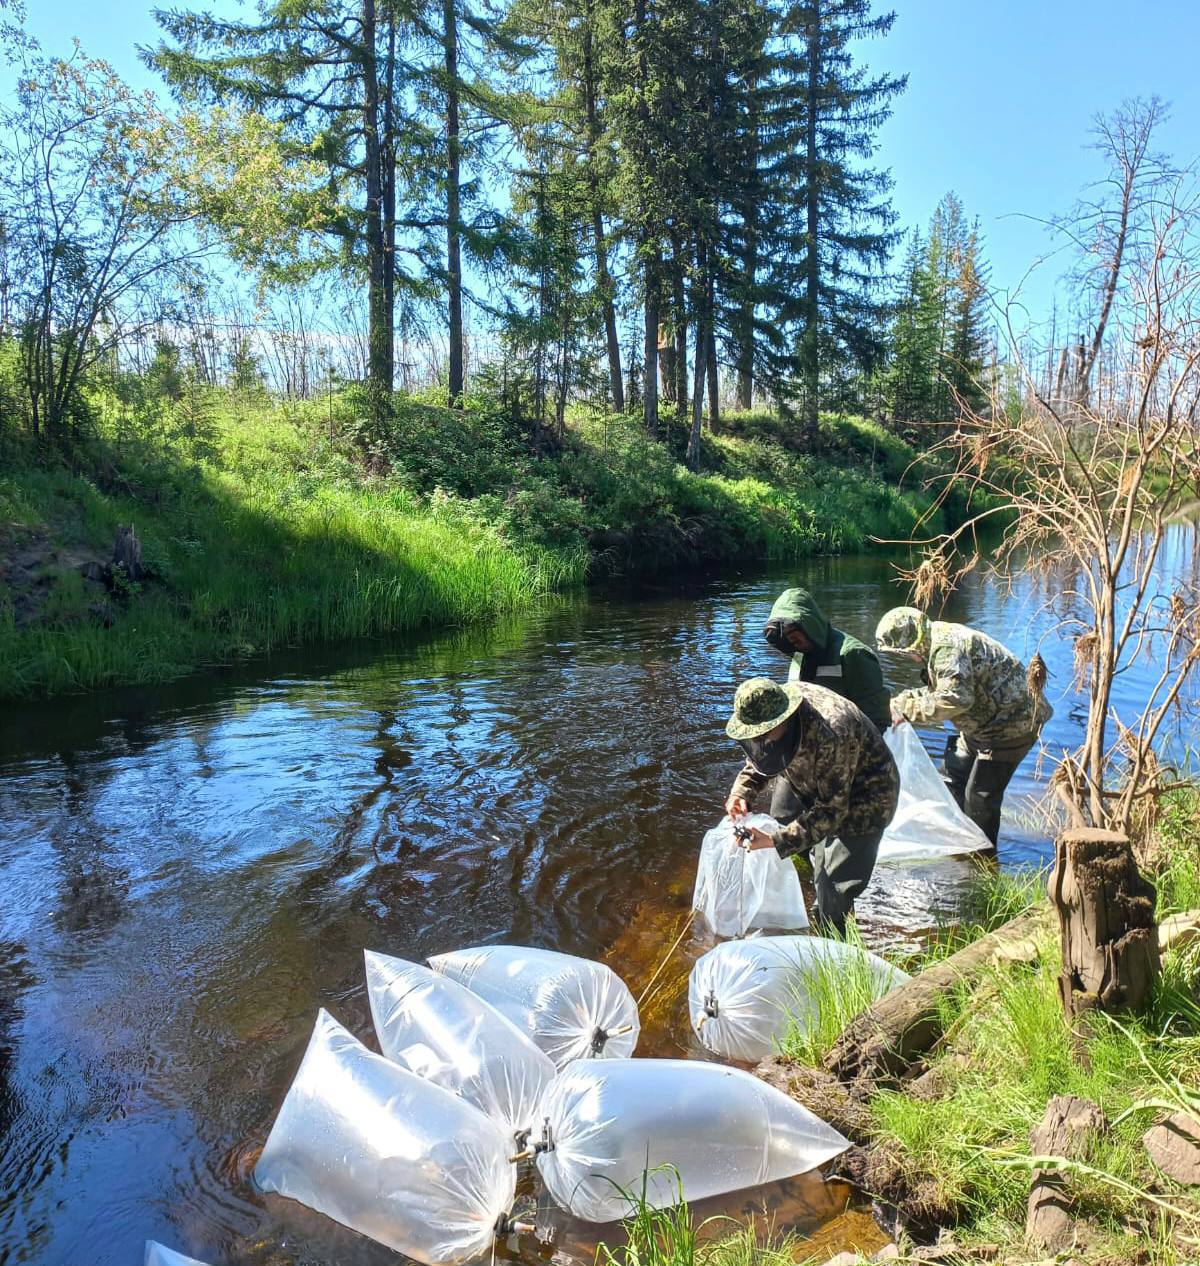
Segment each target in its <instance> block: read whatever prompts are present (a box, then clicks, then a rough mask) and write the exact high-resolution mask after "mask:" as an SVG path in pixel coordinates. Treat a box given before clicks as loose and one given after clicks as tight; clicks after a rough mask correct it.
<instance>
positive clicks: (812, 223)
mask: <svg viewBox="0 0 1200 1266" xmlns="http://www.w3.org/2000/svg"><path fill="white" fill-rule="evenodd" d="M821 22H822V14H821V0H814V2H813V4H812V7H811V9H810V10H809V19H808V21H807V22H806V23H805V26H804V39H805V44H806V47H807V51H808V102H807V105H808V126H807V133H806V137H805V168H804V172H805V175H804V178H805V182H806V186H805V202H806V208H805V209H806V213H807V223H806V235H805V260H804V330H803V334H802V336H801V337H802V339H803V346H802V356H801V363H802V366H803V372H804V441H805V444H806V446H807V447H808V449H809V451H811V452H815V451H816V450H817V448H818V447H819V445H820V428H819V403H818V400H817V392H818V390H819V388H820V384H821V366H820V353H819V348H820V321H821V296H820V289H821V260H820V251H819V243H818V237H817V233H818V229H819V227H820V223H819V217H820V201H819V192H820V189H819V182H818V179H817V171H818V167H817V164H818V162H819V160H820V154H819V153H818V150H817V114H818V108H817V103H818V101H819V99H820V89H821Z"/></svg>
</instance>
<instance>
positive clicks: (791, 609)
mask: <svg viewBox="0 0 1200 1266" xmlns="http://www.w3.org/2000/svg"><path fill="white" fill-rule="evenodd" d="M770 618H771V620H772V621H779V622H780V623H782V624H783V626H784V628H785V629H786V628H787V627H788V626H794V627H796V628H799V629H802V630H803V631H804V633H806V634H807V635H808V637H809V639H810V640H811V641H812V642H813V643H814V644H815V646H816V647H817V649H816V650H815V651H813V652H811V653H809V654H807V655H793V656H792V666H791V668H790V670H789V671H788V680H789V681H811V682H815V683H816V684H817V685H818V686H824V687H825V688H826V689H827V690H832V691H833V692H834V693H835V694H839V695H841V696H842V698H843V699H849V700H850V702H851V703H853V704H855V705H856V706H857V707H858V708H859V709H860V710H861V711H863V712H865V713H866V715H867V716H868V717H869V718H870V719H871V720H872V721H873V722H874V723H875V728H876V729H877V730H879V732H880V733H881V734H882V733H883V731H884V730H886V729H887V728H888V726H889V725H891V723H892V713H891V706H890V705H891V696H890V694H889V693H888V689H887V687H886V686H885V685H884V684H883V671H882V670H881V669H880V667H879V660H878V658H877V657H876V655H875V652H874V651H873V650H872V649H871V648H870V647H869V646H867V645H866V644H865V643H863V642H860V641H859V640H858V638H856V637H852V636H851V635H850V634H849V633H843V632H842V631H841V629H835V628H834V627H833V625H832V624H830V623H829V621H828V620H827V619H826V618H825V614H824V612H822V610H821V608H820V607H819V606H817V602H816V599H815V598H814V597H813V596H812V594H811V593H809V592H808V590H807V589H785V590H784V591H783V593H781V594H780V595H779V597H778V598H777V599H776V600H775V605H774V606H773V607H772V608H771V617H770Z"/></svg>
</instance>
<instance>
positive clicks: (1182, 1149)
mask: <svg viewBox="0 0 1200 1266" xmlns="http://www.w3.org/2000/svg"><path fill="white" fill-rule="evenodd" d="M1142 1146H1143V1147H1145V1149H1146V1151H1147V1152H1148V1153H1149V1155H1150V1159H1151V1160H1152V1161H1153V1162H1154V1163H1155V1164H1156V1165H1157V1166H1158V1167H1159V1169H1161V1170H1162V1171H1163V1173H1164V1174H1166V1176H1167V1177H1168V1178H1173V1179H1174V1180H1175V1181H1176V1182H1182V1183H1187V1184H1188V1186H1190V1187H1195V1186H1197V1185H1200V1121H1197V1120H1196V1119H1195V1117H1193V1116H1190V1115H1189V1114H1188V1113H1186V1112H1173V1113H1172V1114H1171V1115H1170V1116H1169V1117H1167V1119H1166V1120H1165V1121H1159V1122H1158V1123H1157V1124H1155V1125H1152V1126H1151V1127H1150V1128H1149V1129H1148V1130H1147V1131H1146V1133H1145V1134H1143V1135H1142Z"/></svg>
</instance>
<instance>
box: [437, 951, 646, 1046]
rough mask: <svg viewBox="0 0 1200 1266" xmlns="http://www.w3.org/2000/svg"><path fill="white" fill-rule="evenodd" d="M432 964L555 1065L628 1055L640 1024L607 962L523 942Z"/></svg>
mask: <svg viewBox="0 0 1200 1266" xmlns="http://www.w3.org/2000/svg"><path fill="white" fill-rule="evenodd" d="M429 965H430V967H432V968H433V970H434V971H436V972H439V973H440V974H441V975H443V976H448V977H449V978H450V979H451V980H457V981H458V982H459V983H460V984H463V985H466V987H467V988H468V989H470V990H471V992H472V993H476V994H478V995H479V996H480V997H481V998H482V999H483V1000H484V1001H485V1002H488V1003H490V1004H491V1005H492V1006H493V1007H495V1008H496V1010H497V1011H499V1012H500V1014H501V1015H504V1016H507V1017H508V1019H510V1020H511V1021H512V1022H513V1023H514V1024H515V1025H516V1026H517V1028H519V1029H520V1030H521V1032H522V1033H526V1034H528V1035H529V1037H530V1039H531V1040H532V1041H533V1043H534V1045H535V1046H537V1047H538V1048H539V1049H540V1050H542V1051H544V1052H545V1053H546V1054H547V1055H548V1056H549V1057H550V1058H551V1059H552V1060H553V1061H554V1064H555V1067H557V1068H564V1067H566V1065H567V1064H569V1063H570V1062H571V1061H572V1060H573V1059H587V1058H589V1057H591V1058H602V1059H624V1058H627V1057H628V1056H630V1055H632V1054H633V1051H634V1048H635V1047H636V1046H637V1040H638V1034H639V1033H640V1032H641V1024H640V1022H639V1020H638V1010H637V1003H636V1002H634V1000H633V995H632V994H631V993H630V992H629V989H628V987H627V986H626V984H625V982H624V981H623V980H621V978H620V977H619V976H618V975H617V974H616V973H615V972H614V971H613V970H612V968H610V967H606V966H605V965H604V964H603V963H594V962H592V961H591V960H590V959H586V958H576V957H574V955H571V954H560V953H558V952H557V951H555V950H544V949H529V948H526V947H525V946H521V945H481V946H478V947H476V948H473V949H461V950H452V951H451V952H450V953H449V954H437V955H435V956H434V957H433V958H431V959H430V960H429Z"/></svg>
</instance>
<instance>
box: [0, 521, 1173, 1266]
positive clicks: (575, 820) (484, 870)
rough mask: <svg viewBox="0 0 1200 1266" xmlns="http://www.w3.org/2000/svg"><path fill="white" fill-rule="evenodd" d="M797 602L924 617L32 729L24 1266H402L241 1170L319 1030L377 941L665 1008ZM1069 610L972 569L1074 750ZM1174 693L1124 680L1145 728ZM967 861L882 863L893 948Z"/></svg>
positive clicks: (1034, 839)
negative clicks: (522, 964)
mask: <svg viewBox="0 0 1200 1266" xmlns="http://www.w3.org/2000/svg"><path fill="white" fill-rule="evenodd" d="M1190 539H1191V538H1190V534H1189V536H1188V538H1187V540H1188V541H1190ZM1184 544H1185V542H1184V539H1183V538H1181V540H1180V544H1179V548H1180V549H1181V550H1184ZM1184 552H1186V550H1184ZM788 583H803V584H806V585H808V586H810V587H811V588H813V589H814V590H815V591H816V592H817V593H818V594H819V595H820V597H821V600H822V602H823V603H824V605H825V607H826V610H827V612H828V614H829V615H830V616H831V618H832V619H833V620H834V622H835V623H837V624H839V625H840V626H842V627H844V628H847V629H849V630H852V631H855V632H859V633H863V634H866V635H867V636H869V635H870V634H871V633H872V631H873V628H874V624H875V621H876V619H877V618H878V616H879V615H880V614H881V613H882V612H883V610H885V609H886V608H887V607H889V606H892V605H895V604H896V603H898V602H901V601H903V593H902V591H901V588H900V586H899V585H898V584H897V583H896V582H895V579H894V576H893V573H892V571H891V569H890V567H889V566H888V564H887V563H886V562H885V561H883V560H881V559H878V558H871V557H852V558H842V559H820V560H814V561H812V562H809V563H806V564H803V565H799V566H795V567H792V568H789V569H787V570H786V571H775V572H773V573H755V574H753V575H747V576H744V577H724V578H720V579H715V580H713V579H709V580H692V581H688V582H683V581H681V582H680V583H679V584H678V585H664V586H663V587H662V588H661V589H659V590H656V591H646V590H642V591H640V592H638V593H637V594H627V593H618V592H605V593H595V594H592V595H589V596H587V597H579V598H571V599H566V600H563V601H560V602H551V603H547V604H546V605H545V607H544V608H542V609H540V610H538V611H536V612H534V613H532V614H529V615H526V616H523V617H521V618H518V619H512V620H508V621H506V622H503V623H500V624H498V625H496V626H493V627H489V628H484V629H472V630H469V631H459V632H454V633H446V634H440V635H428V636H422V637H416V638H409V639H405V640H403V641H398V642H397V643H395V644H380V643H372V644H369V645H354V646H348V647H339V648H332V649H330V648H326V649H320V650H312V651H305V652H292V653H286V654H280V655H276V656H274V657H273V658H272V659H270V660H269V661H267V662H259V663H253V664H249V665H243V666H241V667H238V668H233V669H229V670H224V671H221V672H214V673H209V674H202V675H196V676H193V677H190V678H186V679H183V680H181V681H179V682H176V683H173V684H170V685H167V686H160V687H155V688H152V689H149V688H148V689H138V690H125V691H118V692H109V693H104V694H97V695H93V696H90V697H83V698H76V699H62V700H57V701H54V702H52V703H49V704H46V703H39V704H34V705H27V706H17V705H9V706H6V707H4V710H3V715H2V717H0V1091H2V1096H0V1148H2V1153H0V1262H6V1263H7V1262H37V1263H46V1264H47V1266H67V1264H68V1263H69V1264H71V1266H80V1263H84V1262H86V1263H91V1264H94V1266H117V1264H118V1263H121V1264H131V1263H135V1262H140V1260H141V1256H140V1255H141V1251H142V1242H143V1240H144V1239H145V1238H146V1237H152V1238H157V1239H160V1240H163V1241H164V1242H166V1243H168V1244H170V1245H172V1246H173V1247H176V1248H179V1249H181V1250H184V1251H187V1252H189V1253H191V1254H192V1255H194V1256H198V1257H201V1258H202V1259H204V1260H206V1261H210V1262H212V1263H214V1266H216V1264H220V1263H234V1262H238V1263H256V1264H258V1263H268V1262H269V1263H285V1262H287V1263H302V1262H303V1263H332V1262H334V1261H336V1262H338V1263H343V1264H347V1266H349V1264H353V1266H358V1264H362V1266H372V1264H376V1263H378V1264H382V1263H385V1262H389V1261H394V1260H396V1259H395V1257H394V1255H393V1254H391V1253H389V1252H388V1251H386V1250H384V1249H382V1248H381V1247H379V1246H378V1245H374V1244H372V1243H370V1242H369V1241H366V1240H364V1239H361V1238H360V1237H356V1236H354V1235H352V1234H350V1233H349V1232H347V1231H345V1230H343V1229H342V1228H340V1227H337V1226H336V1225H334V1224H333V1223H331V1222H329V1221H327V1220H326V1219H323V1218H321V1217H319V1216H317V1215H315V1214H312V1213H310V1212H308V1211H306V1210H304V1209H302V1208H300V1207H299V1206H297V1205H295V1204H292V1203H290V1202H286V1201H283V1200H280V1199H278V1198H274V1197H273V1198H269V1199H266V1200H264V1199H263V1198H262V1197H260V1196H259V1195H258V1194H256V1192H255V1191H254V1190H253V1188H252V1186H251V1185H250V1183H249V1182H248V1181H247V1177H246V1175H247V1172H248V1169H249V1167H250V1166H251V1165H252V1162H253V1157H254V1154H255V1150H256V1148H257V1147H258V1146H260V1145H261V1143H262V1141H263V1139H264V1138H265V1135H266V1132H267V1130H268V1129H269V1128H270V1124H271V1121H272V1119H273V1117H274V1114H275V1111H276V1110H277V1108H278V1105H279V1103H280V1101H281V1100H282V1097H283V1095H284V1093H285V1091H286V1089H287V1086H288V1083H289V1081H290V1079H291V1076H292V1074H293V1073H294V1071H295V1068H296V1066H297V1063H298V1061H299V1058H300V1055H301V1052H302V1050H303V1048H304V1045H305V1042H306V1040H307V1037H308V1034H309V1032H310V1030H311V1026H312V1022H313V1019H314V1017H315V1015H316V1011H317V1008H318V1007H321V1006H324V1007H327V1008H328V1009H329V1010H331V1011H332V1012H333V1014H334V1015H335V1016H337V1017H338V1018H339V1019H340V1020H342V1021H343V1022H344V1023H346V1024H348V1025H349V1026H350V1027H351V1028H352V1029H353V1030H354V1031H355V1032H356V1033H358V1034H359V1035H360V1036H364V1037H367V1036H368V1035H369V1034H370V1017H369V1012H368V1008H367V1002H366V996H365V992H364V987H363V972H362V951H363V949H364V947H367V948H373V949H377V950H381V951H384V952H387V953H392V954H397V955H401V956H404V957H409V958H413V959H420V958H422V957H424V956H425V955H428V954H432V953H435V952H438V951H442V950H446V949H450V948H452V947H455V946H461V945H469V944H475V943H479V942H482V941H491V940H510V941H515V942H529V943H533V944H537V945H545V946H550V947H553V948H557V949H562V950H566V951H569V952H572V953H579V954H586V955H592V956H597V957H604V958H605V959H606V960H607V961H608V962H609V963H610V964H611V965H612V966H613V967H614V968H615V969H616V970H617V971H618V972H619V973H621V974H622V975H624V976H625V977H626V979H627V980H628V981H629V983H630V985H631V987H633V988H634V991H635V993H637V992H639V991H640V985H641V984H642V983H644V982H645V981H646V980H647V979H648V978H649V975H650V973H651V972H652V970H653V968H654V966H656V965H657V962H658V960H659V959H660V958H661V955H662V953H663V951H664V950H665V948H666V947H667V946H668V945H669V944H670V942H671V940H672V939H674V936H675V933H676V931H677V930H678V929H679V928H680V927H681V926H682V920H683V919H684V918H685V917H686V914H687V910H688V906H689V898H690V895H691V886H692V881H693V878H694V869H695V860H696V855H697V849H698V845H699V841H700V837H701V835H702V834H703V832H704V831H705V829H707V827H709V826H710V825H711V824H713V823H714V822H715V821H716V819H717V818H718V817H719V815H720V812H721V810H720V805H721V803H722V801H723V798H724V796H725V794H726V792H727V789H728V786H729V783H730V781H731V779H732V777H733V775H734V773H735V771H736V768H737V764H738V761H737V752H736V749H735V748H734V746H733V745H732V744H731V743H730V742H729V741H728V740H727V739H726V738H725V736H724V733H723V722H724V719H725V717H726V716H727V715H728V711H729V704H730V698H731V695H732V693H733V689H734V687H735V686H736V684H737V682H738V681H739V680H740V679H741V678H742V677H745V676H748V675H751V674H753V673H758V672H765V673H770V674H773V675H782V673H783V671H784V665H783V661H782V659H781V658H780V657H779V656H777V655H776V654H775V653H774V652H773V651H771V650H770V648H769V647H767V646H766V644H765V643H764V642H763V640H762V636H761V627H762V623H763V621H764V619H765V618H766V614H767V611H768V609H769V607H770V603H771V601H772V599H773V597H774V595H775V594H776V593H777V592H778V591H779V590H780V589H781V588H783V587H785V586H786V585H787V584H788ZM1046 592H1047V590H1046V587H1045V586H1044V585H1043V584H1040V583H1037V582H1035V581H1033V580H1029V581H1028V582H1025V583H1023V584H1021V585H1018V586H1016V587H1015V588H1013V589H1001V588H1000V587H998V586H995V585H989V584H986V583H980V582H976V583H973V584H970V585H968V586H967V587H966V588H965V589H964V590H963V591H962V592H960V593H959V594H958V595H957V596H956V597H955V598H954V600H953V601H952V603H951V604H950V606H949V608H948V610H947V618H951V619H958V620H963V621H965V622H967V623H970V624H972V625H974V626H976V627H979V628H982V629H985V630H987V631H988V632H991V633H993V634H995V635H996V636H998V637H1000V638H1001V639H1003V640H1005V641H1006V642H1007V643H1008V644H1009V645H1011V646H1012V647H1013V648H1014V649H1015V650H1016V651H1017V652H1018V653H1020V654H1022V655H1023V656H1028V655H1029V654H1030V653H1031V652H1032V650H1033V649H1035V647H1036V646H1037V645H1038V644H1039V640H1040V639H1041V641H1040V644H1041V649H1042V653H1043V655H1044V656H1045V658H1046V659H1047V661H1048V663H1049V666H1050V670H1051V674H1052V675H1051V679H1050V685H1049V688H1048V694H1049V696H1050V698H1051V700H1052V702H1053V703H1054V704H1055V706H1056V709H1057V711H1056V715H1055V717H1054V719H1053V721H1052V722H1051V723H1050V725H1049V727H1048V728H1047V731H1046V734H1045V739H1046V741H1047V744H1048V745H1049V746H1050V747H1051V748H1052V749H1054V748H1061V747H1064V746H1069V745H1071V744H1072V743H1073V742H1074V741H1075V740H1076V738H1077V736H1078V733H1079V727H1080V713H1079V711H1078V708H1077V706H1075V705H1074V704H1073V700H1072V698H1071V696H1070V682H1071V665H1070V654H1069V648H1066V647H1064V646H1063V644H1062V643H1061V642H1059V641H1058V640H1057V639H1055V638H1054V637H1053V636H1050V637H1047V636H1046V634H1047V632H1048V630H1050V629H1051V627H1052V619H1051V617H1050V616H1049V614H1048V613H1047V612H1045V611H1044V610H1043V609H1042V603H1043V601H1044V598H1045V595H1046ZM1151 672H1152V666H1151V665H1147V666H1145V667H1144V668H1137V669H1135V670H1134V671H1132V672H1131V673H1129V674H1126V675H1125V677H1123V678H1122V680H1121V685H1120V691H1121V694H1120V696H1119V698H1118V705H1119V706H1121V705H1125V706H1128V707H1129V710H1130V711H1133V710H1134V709H1133V707H1132V705H1133V703H1134V702H1135V701H1136V700H1137V698H1138V695H1139V691H1140V692H1142V693H1144V690H1145V684H1146V680H1147V679H1148V677H1147V675H1148V674H1149V673H1151ZM898 684H907V679H902V680H901V682H899V683H898ZM927 737H928V742H929V744H930V746H931V747H934V746H936V739H935V737H934V736H933V735H929V736H927ZM1039 794H1040V789H1039V786H1038V783H1037V780H1036V778H1035V770H1034V761H1033V759H1032V758H1031V759H1030V760H1029V761H1028V762H1027V763H1026V766H1025V767H1024V768H1022V770H1021V771H1020V772H1019V774H1018V777H1017V779H1016V781H1015V783H1014V787H1013V791H1012V793H1010V797H1009V801H1008V804H1007V805H1006V818H1005V823H1004V830H1003V833H1002V837H1001V849H1000V857H1001V862H1002V864H1004V865H1007V866H1016V865H1024V864H1035V863H1042V862H1044V861H1045V859H1046V856H1047V843H1046V840H1045V838H1044V835H1043V832H1042V830H1041V828H1040V827H1039V825H1038V822H1037V818H1036V814H1035V813H1033V811H1032V808H1031V805H1032V804H1033V802H1034V801H1035V800H1036V798H1037V796H1038V795H1039ZM964 873H965V866H964V864H963V863H961V862H957V861H956V862H952V863H942V864H939V865H936V866H925V867H907V868H903V869H899V870H890V871H889V870H886V869H882V870H881V871H880V872H879V873H878V878H877V881H876V882H875V883H874V884H873V886H872V888H871V890H870V891H869V893H868V894H867V897H866V898H865V899H864V901H863V902H861V903H860V917H861V920H862V921H863V923H864V924H865V926H866V928H867V931H868V935H870V936H871V937H873V938H874V939H875V940H877V941H880V942H888V941H890V940H896V939H911V938H912V937H914V936H917V935H919V934H920V932H921V931H922V930H923V929H927V928H928V927H930V926H931V925H932V924H933V923H934V922H935V921H936V920H937V918H939V917H940V912H945V911H946V910H947V909H950V910H951V911H952V907H953V902H954V894H955V892H956V891H957V890H958V886H959V884H960V881H961V880H962V877H963V875H964ZM703 947H704V946H703V942H702V941H701V938H700V937H699V936H698V935H695V936H693V937H692V938H691V940H690V941H689V942H687V943H686V944H685V947H684V954H685V956H687V955H694V954H695V953H697V952H699V951H700V950H701V949H702V948H703ZM686 966H687V963H686V961H684V962H683V964H682V966H679V967H676V968H673V969H672V971H671V972H669V973H667V976H668V977H670V979H669V980H667V981H666V983H667V985H668V987H667V988H666V989H665V990H660V991H659V992H658V993H657V994H656V995H655V999H654V1000H653V1001H654V1005H652V1006H650V1007H648V1008H647V1015H646V1029H645V1033H644V1038H643V1044H642V1046H641V1048H640V1052H639V1053H642V1054H659V1055H667V1054H682V1053H687V1054H696V1053H697V1052H695V1051H694V1050H693V1048H692V1043H691V1040H690V1033H689V1031H688V1026H687V1024H686V1018H685V1016H684V1013H683V1010H682V1009H681V1008H680V1006H679V1005H678V1003H679V986H680V985H681V984H682V982H683V980H684V978H685V977H684V973H685V972H686ZM845 1199H846V1193H845V1189H843V1188H840V1187H839V1186H838V1185H836V1184H831V1185H829V1186H823V1185H822V1184H820V1183H819V1182H816V1181H814V1180H812V1179H805V1180H799V1181H798V1182H796V1183H793V1184H783V1185H781V1186H780V1187H779V1188H778V1189H772V1190H771V1191H768V1192H760V1193H751V1194H750V1195H746V1194H743V1195H740V1196H738V1197H736V1198H733V1199H731V1200H726V1201H724V1202H721V1201H716V1202H707V1203H706V1205H705V1206H704V1209H703V1210H702V1212H704V1213H709V1212H730V1213H739V1212H743V1211H753V1210H758V1211H759V1212H762V1211H764V1210H765V1211H766V1215H767V1217H768V1219H769V1220H772V1221H774V1223H775V1225H776V1227H777V1228H778V1229H794V1230H796V1231H797V1232H798V1233H800V1234H802V1235H809V1234H814V1233H815V1234H818V1235H819V1236H820V1242H821V1244H822V1246H828V1247H829V1250H830V1251H831V1252H832V1251H835V1250H836V1249H838V1248H842V1247H846V1246H848V1245H852V1244H854V1243H856V1242H859V1243H862V1244H863V1246H864V1247H871V1246H874V1245H877V1244H878V1243H880V1242H882V1241H881V1240H880V1239H879V1238H878V1237H875V1238H874V1239H873V1238H872V1237H873V1236H875V1233H874V1230H873V1228H872V1226H871V1224H870V1222H869V1219H867V1218H866V1217H865V1216H864V1215H862V1214H854V1213H850V1214H848V1215H845V1216H839V1215H840V1213H841V1210H842V1208H843V1207H844V1205H845ZM540 1221H541V1222H542V1224H543V1227H544V1233H543V1235H542V1237H541V1238H540V1239H530V1240H527V1241H526V1242H524V1243H523V1244H521V1245H517V1246H513V1245H509V1246H505V1248H504V1252H505V1254H506V1255H507V1256H511V1257H517V1258H520V1259H521V1260H523V1261H526V1262H533V1261H536V1260H549V1259H550V1258H552V1257H554V1258H555V1259H556V1260H564V1261H587V1262H590V1260H591V1252H592V1247H591V1246H592V1244H593V1243H594V1240H595V1231H594V1229H591V1228H581V1227H578V1226H571V1225H570V1224H567V1223H564V1222H562V1221H561V1220H558V1219H556V1218H555V1217H554V1216H553V1215H552V1214H551V1213H549V1212H548V1211H543V1216H542V1217H541V1219H540Z"/></svg>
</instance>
